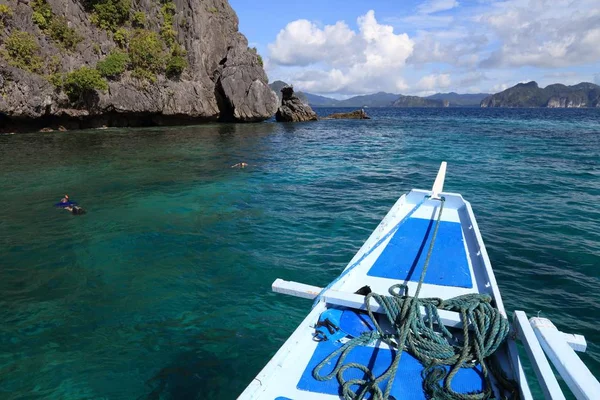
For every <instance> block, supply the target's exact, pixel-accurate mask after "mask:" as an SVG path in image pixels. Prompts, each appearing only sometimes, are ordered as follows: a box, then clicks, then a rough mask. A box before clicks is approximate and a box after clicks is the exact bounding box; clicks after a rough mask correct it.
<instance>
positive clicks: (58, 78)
mask: <svg viewBox="0 0 600 400" xmlns="http://www.w3.org/2000/svg"><path fill="white" fill-rule="evenodd" d="M48 82H50V83H51V84H53V85H54V87H55V88H56V89H62V87H63V84H64V82H65V74H61V73H59V72H57V73H55V74H50V75H48Z"/></svg>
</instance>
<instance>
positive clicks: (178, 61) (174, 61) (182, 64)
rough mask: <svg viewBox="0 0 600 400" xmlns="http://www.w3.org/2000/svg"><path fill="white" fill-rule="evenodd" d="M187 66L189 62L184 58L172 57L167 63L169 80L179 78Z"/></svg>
mask: <svg viewBox="0 0 600 400" xmlns="http://www.w3.org/2000/svg"><path fill="white" fill-rule="evenodd" d="M187 66H188V62H187V59H185V58H184V57H182V56H171V57H170V58H169V61H167V76H168V77H169V78H178V77H179V76H180V75H181V73H182V72H183V70H184V69H186V68H187Z"/></svg>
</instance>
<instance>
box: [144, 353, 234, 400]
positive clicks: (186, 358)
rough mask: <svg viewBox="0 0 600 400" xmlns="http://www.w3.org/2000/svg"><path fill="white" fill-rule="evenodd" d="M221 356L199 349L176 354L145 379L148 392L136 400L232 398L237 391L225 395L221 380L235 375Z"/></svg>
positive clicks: (226, 379)
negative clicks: (155, 372) (153, 374)
mask: <svg viewBox="0 0 600 400" xmlns="http://www.w3.org/2000/svg"><path fill="white" fill-rule="evenodd" d="M225 358H226V357H219V356H218V355H216V354H213V353H208V352H202V351H198V352H194V351H190V352H184V353H180V354H178V355H177V356H175V358H174V359H173V361H172V362H171V363H170V364H169V365H167V366H165V367H164V368H162V369H161V370H160V371H158V373H157V374H156V375H155V376H154V377H152V378H150V379H149V380H148V381H147V382H146V385H147V386H148V387H149V389H148V391H149V393H148V394H146V395H142V396H141V397H138V400H159V399H160V400H165V399H216V398H219V399H222V398H231V399H234V398H235V397H236V396H237V395H238V394H239V393H233V392H231V393H229V394H230V396H226V395H225V393H227V392H226V390H227V384H224V382H226V381H228V380H229V379H230V378H231V377H232V376H234V375H235V371H233V369H231V368H230V367H229V365H232V364H233V363H228V362H227V360H226V359H225Z"/></svg>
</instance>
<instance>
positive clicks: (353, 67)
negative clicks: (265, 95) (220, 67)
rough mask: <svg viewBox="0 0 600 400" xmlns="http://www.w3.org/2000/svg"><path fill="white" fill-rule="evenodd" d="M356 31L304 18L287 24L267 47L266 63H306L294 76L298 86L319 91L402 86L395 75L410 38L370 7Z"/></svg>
mask: <svg viewBox="0 0 600 400" xmlns="http://www.w3.org/2000/svg"><path fill="white" fill-rule="evenodd" d="M357 25H358V31H357V32H355V31H353V30H351V29H350V28H349V27H348V25H347V24H346V23H345V22H343V21H340V22H337V23H336V24H335V25H326V26H325V27H324V28H319V27H318V26H317V25H316V24H315V23H313V22H310V21H307V20H297V21H293V22H290V23H289V24H287V26H286V27H285V28H284V29H282V30H281V31H280V32H279V34H278V35H277V38H276V40H275V42H274V43H272V44H270V45H269V51H270V61H271V63H275V64H279V65H283V66H286V65H287V66H289V65H295V66H309V65H312V67H311V69H309V70H304V71H302V72H301V73H299V74H297V75H296V76H294V79H293V82H294V84H295V85H296V87H298V88H299V89H302V90H306V91H317V92H319V93H332V92H338V93H345V92H347V93H368V92H372V91H377V90H382V89H383V88H385V89H386V90H387V91H397V90H401V89H403V88H406V83H405V82H404V80H403V79H401V78H399V76H400V74H401V70H402V68H403V67H404V65H405V63H406V59H407V58H408V57H409V56H410V55H411V54H412V52H413V47H414V42H413V41H412V40H411V39H410V38H409V37H408V35H407V34H405V33H398V34H396V33H394V28H393V27H392V26H389V25H384V24H380V23H378V22H377V19H376V18H375V12H374V11H373V10H371V11H369V12H367V13H366V14H365V15H363V16H360V17H358V19H357Z"/></svg>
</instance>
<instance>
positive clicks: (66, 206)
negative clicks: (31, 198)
mask: <svg viewBox="0 0 600 400" xmlns="http://www.w3.org/2000/svg"><path fill="white" fill-rule="evenodd" d="M55 206H56V207H59V208H62V209H63V210H67V211H68V212H70V213H71V214H73V215H83V214H85V213H86V211H85V209H83V208H82V207H79V206H78V205H77V203H75V202H72V201H71V200H70V199H69V195H68V194H65V197H63V198H62V199H60V202H59V203H57V204H55Z"/></svg>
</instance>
